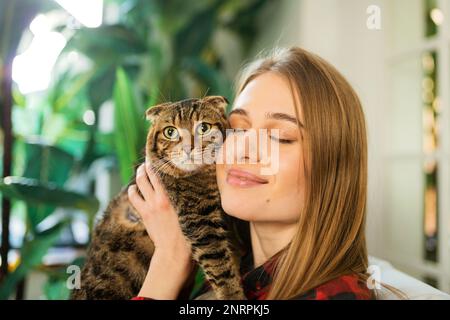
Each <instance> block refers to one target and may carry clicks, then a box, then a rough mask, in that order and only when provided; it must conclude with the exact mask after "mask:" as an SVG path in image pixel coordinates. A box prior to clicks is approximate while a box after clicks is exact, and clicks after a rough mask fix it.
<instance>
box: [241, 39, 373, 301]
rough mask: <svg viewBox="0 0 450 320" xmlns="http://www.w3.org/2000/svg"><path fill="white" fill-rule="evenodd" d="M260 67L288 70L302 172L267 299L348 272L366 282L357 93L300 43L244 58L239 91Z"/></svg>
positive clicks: (363, 149) (363, 163)
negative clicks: (299, 123) (296, 210)
mask: <svg viewBox="0 0 450 320" xmlns="http://www.w3.org/2000/svg"><path fill="white" fill-rule="evenodd" d="M265 72H275V73H277V74H279V75H281V76H283V77H285V78H286V79H287V80H288V81H289V83H290V85H291V92H292V94H293V95H295V94H297V95H298V97H299V100H300V104H301V108H302V111H303V115H304V126H305V132H304V133H305V136H304V139H305V140H304V143H303V153H304V155H305V168H302V169H303V170H304V172H305V179H306V181H305V202H304V203H303V204H302V212H301V215H300V218H299V221H298V232H297V233H296V235H295V236H294V238H293V239H292V241H291V242H290V244H289V245H288V247H286V248H285V249H284V250H283V252H282V254H281V256H280V259H279V260H278V262H277V265H276V268H275V274H274V278H273V283H272V286H271V288H270V291H269V294H268V296H267V298H268V299H289V298H293V297H295V296H298V295H301V294H304V293H306V292H307V291H309V290H311V289H313V288H315V287H317V286H319V285H321V284H323V283H325V282H327V281H329V280H332V279H334V278H337V277H339V276H342V275H346V274H357V275H358V276H359V277H360V279H361V280H362V281H365V280H367V278H368V274H367V268H368V257H367V248H366V238H365V221H366V213H365V211H366V210H365V209H366V194H367V141H366V125H365V119H364V114H363V110H362V107H361V103H360V101H359V98H358V96H357V95H356V93H355V91H354V90H353V89H352V87H351V86H350V84H349V83H348V82H347V80H346V79H345V78H344V77H343V76H342V75H341V74H340V73H339V72H338V71H337V70H336V69H335V68H334V67H333V66H332V65H330V64H329V63H328V62H326V61H325V60H323V59H322V58H320V57H318V56H316V55H314V54H312V53H310V52H308V51H306V50H303V49H301V48H298V47H292V48H282V49H280V48H277V49H274V50H273V51H272V52H270V53H269V54H267V55H265V56H263V57H260V58H259V59H257V60H256V61H254V62H252V63H250V64H249V65H247V66H246V67H245V68H244V69H243V71H242V73H241V77H240V79H239V81H238V85H237V91H236V96H237V95H238V94H239V93H240V92H242V90H244V88H245V87H246V86H247V84H248V83H249V82H250V81H252V80H253V79H255V78H256V77H257V76H258V75H261V74H263V73H265ZM293 97H294V96H293ZM294 101H296V99H294ZM299 108H300V106H297V105H296V114H297V119H299V117H298V115H299ZM247 243H248V242H247Z"/></svg>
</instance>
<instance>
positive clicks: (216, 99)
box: [202, 96, 229, 112]
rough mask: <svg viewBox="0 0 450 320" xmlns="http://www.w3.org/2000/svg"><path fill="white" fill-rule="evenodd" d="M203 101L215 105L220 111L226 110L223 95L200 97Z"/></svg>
mask: <svg viewBox="0 0 450 320" xmlns="http://www.w3.org/2000/svg"><path fill="white" fill-rule="evenodd" d="M202 102H203V103H207V104H212V105H214V106H215V107H217V108H219V109H220V110H221V111H224V112H225V111H226V108H227V106H228V103H229V102H228V100H227V98H225V97H223V96H206V97H204V98H203V99H202Z"/></svg>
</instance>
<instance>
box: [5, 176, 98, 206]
mask: <svg viewBox="0 0 450 320" xmlns="http://www.w3.org/2000/svg"><path fill="white" fill-rule="evenodd" d="M0 191H1V192H2V193H3V194H4V195H5V196H6V197H8V198H13V199H17V200H23V201H25V202H27V203H29V204H33V205H44V204H45V205H51V206H55V207H63V208H75V209H80V210H84V211H86V212H88V213H90V214H95V213H96V212H97V210H98V207H99V202H98V200H97V198H96V197H94V196H92V195H87V194H82V193H78V192H73V191H68V190H65V189H63V188H60V187H58V186H57V185H56V184H54V183H50V182H47V183H44V182H40V181H38V180H36V179H29V178H23V177H6V178H3V179H2V180H0Z"/></svg>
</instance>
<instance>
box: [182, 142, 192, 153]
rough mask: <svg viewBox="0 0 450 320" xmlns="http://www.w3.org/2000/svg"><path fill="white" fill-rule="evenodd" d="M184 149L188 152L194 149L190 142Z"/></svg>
mask: <svg viewBox="0 0 450 320" xmlns="http://www.w3.org/2000/svg"><path fill="white" fill-rule="evenodd" d="M183 151H184V152H186V154H190V153H191V151H192V146H191V145H190V144H186V145H184V146H183Z"/></svg>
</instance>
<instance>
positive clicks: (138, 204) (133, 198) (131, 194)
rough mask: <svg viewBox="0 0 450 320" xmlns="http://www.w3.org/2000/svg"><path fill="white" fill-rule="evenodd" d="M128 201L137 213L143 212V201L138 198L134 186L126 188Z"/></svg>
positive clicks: (138, 195) (137, 192)
mask: <svg viewBox="0 0 450 320" xmlns="http://www.w3.org/2000/svg"><path fill="white" fill-rule="evenodd" d="M128 200H129V201H130V203H131V205H132V206H133V207H134V208H135V209H136V211H137V212H139V213H140V212H145V200H144V199H142V197H141V196H140V194H139V191H138V188H137V186H136V185H135V184H132V185H131V186H129V187H128Z"/></svg>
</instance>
